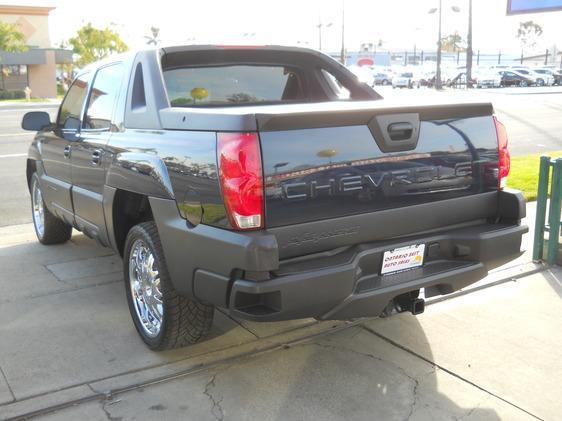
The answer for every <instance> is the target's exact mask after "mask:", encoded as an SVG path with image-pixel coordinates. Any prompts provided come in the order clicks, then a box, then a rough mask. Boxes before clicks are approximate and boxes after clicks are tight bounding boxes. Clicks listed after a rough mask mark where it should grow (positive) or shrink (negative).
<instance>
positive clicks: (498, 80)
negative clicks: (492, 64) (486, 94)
mask: <svg viewBox="0 0 562 421" xmlns="http://www.w3.org/2000/svg"><path fill="white" fill-rule="evenodd" d="M473 79H474V86H476V87H477V88H499V87H500V86H501V84H502V77H501V75H500V74H498V72H494V71H482V72H477V73H476V74H475V75H474V76H473Z"/></svg>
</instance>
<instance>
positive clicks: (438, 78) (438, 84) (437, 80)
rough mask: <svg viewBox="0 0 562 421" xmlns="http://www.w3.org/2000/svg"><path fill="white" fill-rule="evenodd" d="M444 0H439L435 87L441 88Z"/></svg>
mask: <svg viewBox="0 0 562 421" xmlns="http://www.w3.org/2000/svg"><path fill="white" fill-rule="evenodd" d="M442 6H443V0H439V31H438V32H439V33H438V39H437V69H436V71H435V89H441V87H442V86H441V15H442V9H443V7H442Z"/></svg>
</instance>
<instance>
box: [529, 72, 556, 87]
mask: <svg viewBox="0 0 562 421" xmlns="http://www.w3.org/2000/svg"><path fill="white" fill-rule="evenodd" d="M533 70H534V72H535V73H538V74H539V75H544V76H545V77H552V83H551V84H547V85H549V86H552V85H560V84H561V83H562V74H561V73H558V72H556V71H555V70H553V69H533Z"/></svg>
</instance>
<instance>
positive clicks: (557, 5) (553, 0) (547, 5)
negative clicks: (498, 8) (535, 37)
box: [507, 0, 562, 15]
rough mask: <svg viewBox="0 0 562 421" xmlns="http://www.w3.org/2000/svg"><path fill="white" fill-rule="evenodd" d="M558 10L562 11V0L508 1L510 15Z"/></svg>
mask: <svg viewBox="0 0 562 421" xmlns="http://www.w3.org/2000/svg"><path fill="white" fill-rule="evenodd" d="M558 10H562V0H507V14H508V15H517V14H522V13H540V12H554V11H558Z"/></svg>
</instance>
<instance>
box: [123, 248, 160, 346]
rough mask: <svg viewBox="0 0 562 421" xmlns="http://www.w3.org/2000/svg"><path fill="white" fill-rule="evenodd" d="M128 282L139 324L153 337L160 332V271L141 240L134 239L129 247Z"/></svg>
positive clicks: (151, 254) (148, 249)
mask: <svg viewBox="0 0 562 421" xmlns="http://www.w3.org/2000/svg"><path fill="white" fill-rule="evenodd" d="M129 283H130V288H131V296H132V298H133V305H134V307H135V311H136V313H137V317H138V320H139V321H140V325H141V326H142V328H143V330H144V332H145V333H146V334H147V335H148V336H149V337H151V338H154V337H156V336H158V334H159V333H160V330H161V328H162V318H163V314H164V307H163V304H162V291H161V289H160V273H159V271H158V267H157V265H156V262H155V259H154V254H153V253H152V251H151V250H150V248H149V247H148V245H147V244H146V243H145V242H144V241H142V240H136V241H135V242H134V243H133V247H131V253H130V255H129Z"/></svg>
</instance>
